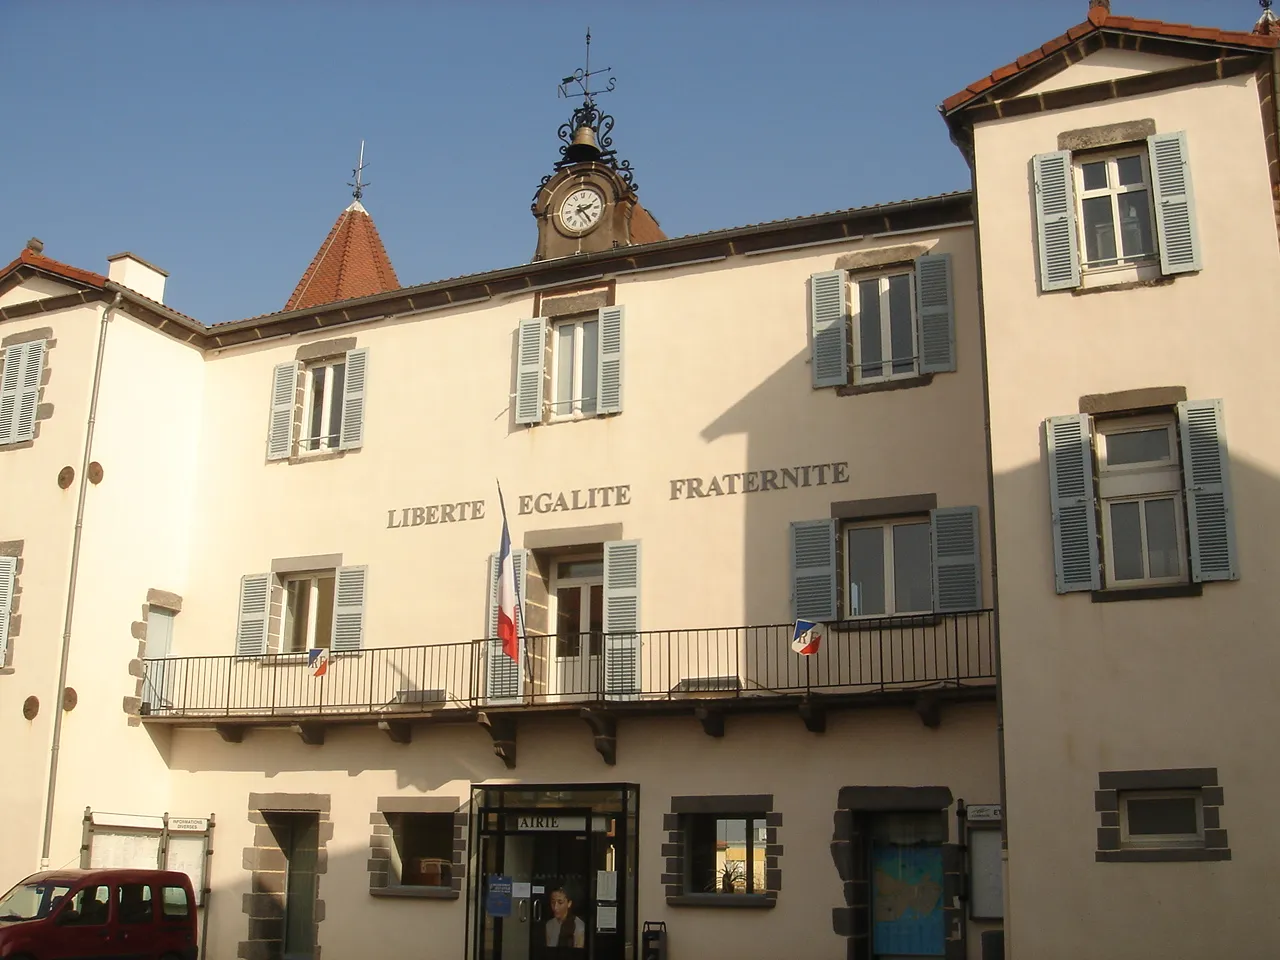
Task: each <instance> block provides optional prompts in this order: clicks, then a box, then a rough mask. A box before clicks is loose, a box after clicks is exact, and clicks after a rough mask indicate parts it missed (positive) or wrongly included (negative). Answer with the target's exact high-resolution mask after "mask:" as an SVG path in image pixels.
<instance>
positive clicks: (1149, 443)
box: [1107, 427, 1169, 467]
mask: <svg viewBox="0 0 1280 960" xmlns="http://www.w3.org/2000/svg"><path fill="white" fill-rule="evenodd" d="M1168 459H1169V431H1168V430H1166V429H1165V428H1164V427H1159V428H1157V429H1155V430H1134V431H1132V432H1130V433H1108V434H1107V465H1108V466H1111V467H1118V466H1123V465H1124V464H1128V463H1151V462H1153V461H1157V460H1168Z"/></svg>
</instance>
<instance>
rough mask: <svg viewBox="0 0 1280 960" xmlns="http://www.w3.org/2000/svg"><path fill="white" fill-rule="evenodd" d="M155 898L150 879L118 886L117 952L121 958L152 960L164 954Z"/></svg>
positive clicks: (123, 959)
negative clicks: (158, 935)
mask: <svg viewBox="0 0 1280 960" xmlns="http://www.w3.org/2000/svg"><path fill="white" fill-rule="evenodd" d="M157 933H158V927H157V924H156V911H155V901H154V899H153V897H152V895H151V887H150V885H149V884H146V883H122V884H120V885H119V886H118V887H116V930H115V937H114V942H115V944H116V947H117V949H116V951H115V953H114V954H113V956H116V957H119V958H120V960H152V958H154V957H158V956H160V944H159V942H158V940H157Z"/></svg>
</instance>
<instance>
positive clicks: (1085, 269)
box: [1071, 142, 1160, 282]
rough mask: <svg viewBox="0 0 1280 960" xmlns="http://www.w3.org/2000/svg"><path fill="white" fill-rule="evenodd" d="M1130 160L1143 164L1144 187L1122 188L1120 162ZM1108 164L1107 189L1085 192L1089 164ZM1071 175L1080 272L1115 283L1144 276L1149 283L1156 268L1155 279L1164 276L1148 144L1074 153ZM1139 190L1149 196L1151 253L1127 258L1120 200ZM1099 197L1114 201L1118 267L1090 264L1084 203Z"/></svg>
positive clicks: (1113, 221)
mask: <svg viewBox="0 0 1280 960" xmlns="http://www.w3.org/2000/svg"><path fill="white" fill-rule="evenodd" d="M1128 157H1137V158H1138V159H1139V161H1140V162H1141V163H1142V183H1141V184H1136V183H1133V184H1127V185H1124V186H1120V185H1119V180H1120V177H1119V170H1118V168H1117V166H1116V162H1117V161H1118V160H1121V159H1125V158H1128ZM1092 163H1106V165H1107V184H1108V186H1106V187H1104V188H1099V189H1097V190H1085V188H1084V167H1085V164H1092ZM1071 175H1072V178H1073V180H1074V183H1073V186H1074V188H1075V203H1076V232H1077V234H1078V236H1077V240H1078V242H1079V244H1080V248H1079V249H1080V272H1081V275H1082V276H1084V275H1085V274H1090V273H1092V274H1107V275H1109V282H1115V280H1116V279H1117V278H1116V277H1115V276H1114V274H1116V273H1130V274H1133V275H1134V276H1135V277H1138V276H1141V277H1142V278H1143V279H1146V277H1147V274H1148V273H1151V272H1152V271H1151V270H1149V269H1148V270H1144V268H1150V267H1152V266H1153V265H1154V274H1153V275H1154V276H1159V274H1160V235H1159V233H1158V232H1157V231H1156V219H1155V218H1156V201H1155V185H1154V184H1153V183H1152V181H1151V157H1150V153H1149V151H1148V149H1147V145H1146V144H1145V143H1136V142H1135V143H1131V144H1128V145H1127V146H1123V147H1117V148H1115V149H1110V150H1105V151H1090V152H1088V153H1073V154H1072V155H1071ZM1139 190H1145V191H1146V193H1147V218H1148V221H1149V222H1148V227H1149V228H1150V231H1151V247H1152V249H1151V252H1150V253H1148V254H1146V255H1144V256H1141V257H1125V256H1124V249H1123V248H1124V241H1123V238H1122V237H1121V236H1120V208H1119V205H1118V202H1117V197H1119V196H1120V195H1121V194H1125V193H1131V192H1135V191H1139ZM1095 197H1110V198H1111V229H1112V231H1113V233H1114V235H1115V242H1116V259H1115V262H1114V263H1096V264H1091V263H1090V262H1089V260H1088V253H1089V245H1088V241H1087V239H1086V237H1085V222H1084V202H1085V201H1086V200H1090V199H1093V198H1095Z"/></svg>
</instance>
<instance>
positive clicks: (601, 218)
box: [533, 34, 666, 260]
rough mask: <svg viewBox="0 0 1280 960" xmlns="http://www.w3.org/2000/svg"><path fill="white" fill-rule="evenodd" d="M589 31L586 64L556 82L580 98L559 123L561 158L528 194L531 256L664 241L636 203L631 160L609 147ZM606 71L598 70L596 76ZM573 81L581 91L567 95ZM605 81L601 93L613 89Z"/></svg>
mask: <svg viewBox="0 0 1280 960" xmlns="http://www.w3.org/2000/svg"><path fill="white" fill-rule="evenodd" d="M590 54H591V35H590V34H587V56H588V60H587V68H586V69H583V70H578V71H575V73H574V75H573V76H571V77H566V78H565V80H564V82H563V83H561V85H560V93H561V95H562V96H565V97H578V96H580V97H582V103H581V104H580V105H579V106H578V108H577V109H575V110H574V111H573V116H572V117H571V118H570V119H569V122H568V123H565V124H561V126H560V131H559V135H560V140H561V141H562V144H561V147H560V159H559V160H558V161H556V163H555V165H554V169H553V170H552V172H551V173H549V174H547V175H546V176H545V177H543V178H542V183H540V184H539V185H538V190H537V193H535V194H534V197H533V216H534V218H535V219H536V220H537V221H538V246H537V249H536V250H535V251H534V255H533V259H534V260H551V259H555V258H557V257H571V256H573V255H575V254H579V253H595V252H597V251H599V250H611V249H613V248H614V247H625V246H630V245H632V244H636V243H652V242H653V241H655V240H665V239H666V234H664V233H663V232H662V228H661V227H659V226H658V221H657V220H655V219H654V218H653V216H652V215H651V214H650V213H649V211H648V210H646V209H645V208H644V207H642V206H641V205H640V200H639V198H638V197H637V196H636V182H635V177H634V175H633V173H632V170H631V163H630V161H627V160H619V159H618V154H617V151H615V150H614V149H613V137H612V133H613V117H611V116H609V115H608V114H607V113H602V112H601V111H600V108H599V107H597V106H596V102H595V96H596V94H594V93H592V92H591V88H590V78H591V76H592V73H591V72H590V63H591V61H590ZM607 72H608V70H607V69H606V70H598V71H596V73H597V74H600V73H607ZM570 83H577V84H578V85H579V86H580V88H581V92H580V93H574V94H570V93H566V86H567V85H568V84H570ZM613 83H614V81H612V80H610V82H609V86H608V87H607V88H606V90H605V91H604V92H606V93H607V92H609V91H610V90H612V89H613Z"/></svg>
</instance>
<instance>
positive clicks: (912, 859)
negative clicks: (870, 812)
mask: <svg viewBox="0 0 1280 960" xmlns="http://www.w3.org/2000/svg"><path fill="white" fill-rule="evenodd" d="M871 924H872V951H873V953H874V954H875V956H876V957H877V960H881V958H891V957H940V956H942V955H943V952H944V951H943V947H944V940H945V938H946V927H945V925H944V924H943V916H942V847H941V846H940V845H938V844H934V843H918V844H910V845H907V844H899V843H893V842H885V841H882V840H876V841H873V842H872V845H871Z"/></svg>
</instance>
